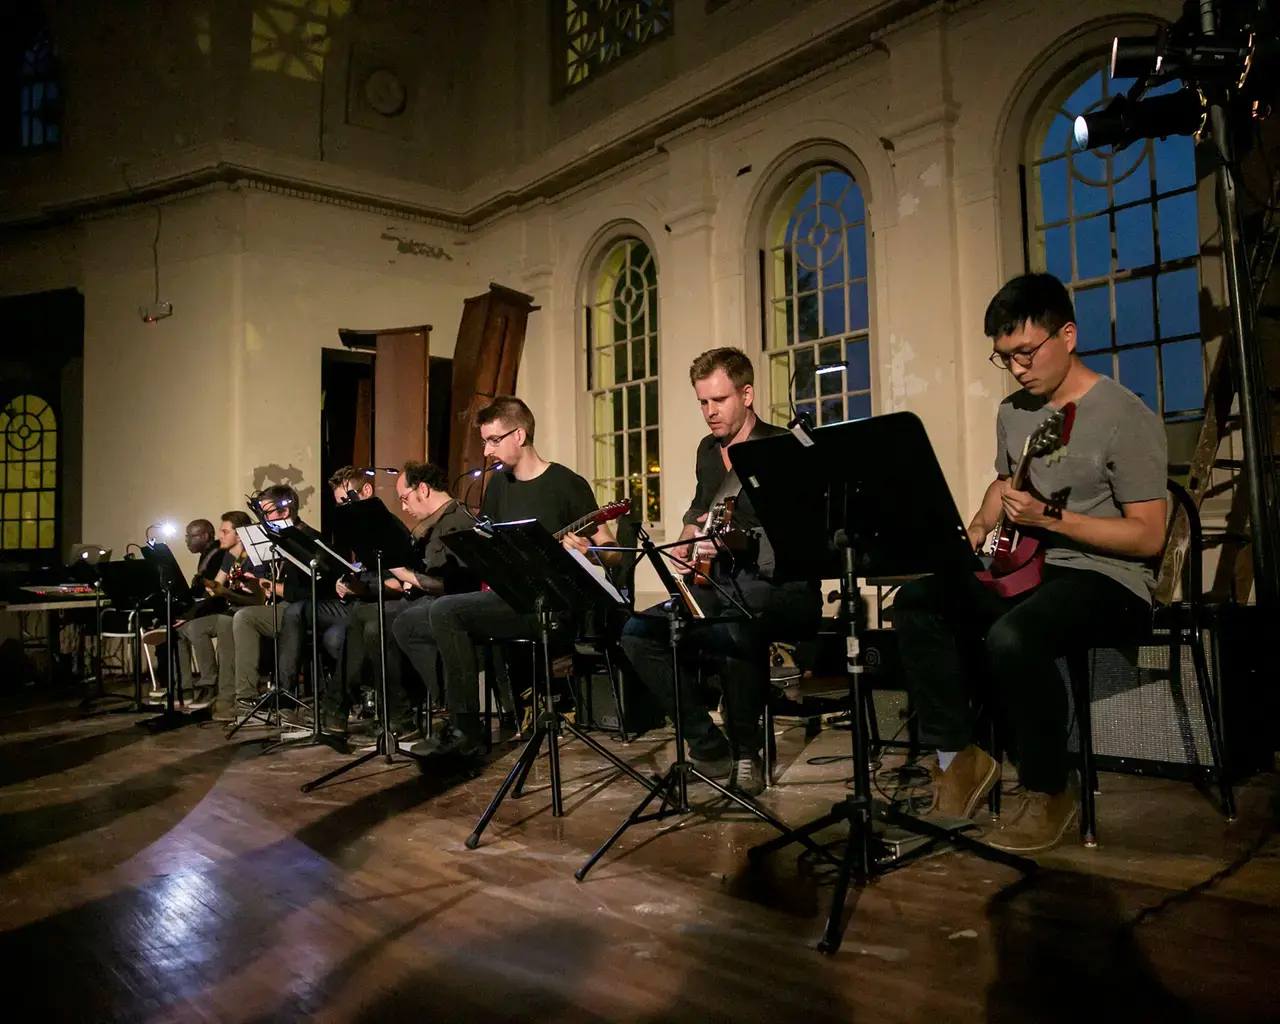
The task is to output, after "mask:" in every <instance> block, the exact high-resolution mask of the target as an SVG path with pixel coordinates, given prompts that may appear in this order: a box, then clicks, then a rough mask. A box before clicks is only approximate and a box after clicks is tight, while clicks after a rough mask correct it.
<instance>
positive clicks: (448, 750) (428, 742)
mask: <svg viewBox="0 0 1280 1024" xmlns="http://www.w3.org/2000/svg"><path fill="white" fill-rule="evenodd" d="M409 753H411V754H412V755H413V756H414V757H464V758H474V757H483V756H484V754H485V744H484V740H483V739H481V738H480V737H479V736H468V735H467V734H466V733H465V732H462V731H461V730H459V729H458V728H456V727H455V726H454V725H452V724H445V725H443V726H441V727H440V731H439V732H437V733H436V734H435V735H434V736H431V737H429V738H428V739H424V740H419V741H418V742H417V743H415V744H414V745H413V746H412V747H410V748H409Z"/></svg>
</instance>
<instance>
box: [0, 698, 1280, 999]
mask: <svg viewBox="0 0 1280 1024" xmlns="http://www.w3.org/2000/svg"><path fill="white" fill-rule="evenodd" d="M81 714H82V713H81V712H79V711H78V710H77V708H76V706H75V705H74V704H71V703H63V704H61V705H51V704H45V705H37V706H32V705H31V703H30V702H27V703H26V704H25V705H23V706H22V707H18V708H11V709H10V710H9V712H8V713H7V714H5V715H4V716H3V717H0V730H3V735H2V736H0V929H2V932H0V964H2V965H3V970H4V977H5V978H6V979H7V984H6V985H5V996H4V1002H5V1006H6V1009H5V1014H4V1016H5V1019H7V1020H11V1021H20V1022H26V1021H42V1022H43V1021H50V1020H56V1021H64V1020H66V1021H94V1022H97V1021H114V1020H121V1021H145V1022H160V1021H263V1022H265V1021H293V1020H298V1021H302V1020H317V1021H388V1020H402V1019H403V1020H414V1021H431V1022H435V1021H489V1020H502V1021H515V1020H538V1021H588V1020H590V1021H769V1022H778V1021H797V1022H809V1021H857V1022H880V1021H923V1022H928V1024H942V1022H951V1021H971V1020H989V1021H1030V1022H1046V1021H1059V1020H1061V1021H1066V1020H1071V1021H1073V1022H1079V1021H1088V1022H1090V1024H1093V1022H1097V1021H1110V1020H1117V1021H1119V1020H1126V1021H1161V1022H1169V1021H1184V1020H1222V1021H1262V1020H1276V1019H1280V969H1278V968H1277V966H1276V965H1277V964H1278V963H1280V912H1278V911H1280V865H1278V863H1277V860H1276V853H1277V850H1280V841H1277V840H1275V839H1272V838H1271V829H1272V828H1273V827H1274V825H1275V822H1276V820H1277V810H1276V802H1277V796H1278V794H1280V785H1277V783H1276V780H1275V779H1274V778H1264V779H1260V780H1256V781H1255V782H1253V783H1252V784H1251V785H1250V786H1248V787H1247V788H1246V789H1245V790H1244V791H1242V792H1241V794H1240V803H1241V814H1240V818H1239V820H1238V821H1237V822H1236V823H1234V824H1233V825H1230V826H1228V825H1226V824H1225V823H1224V822H1223V821H1222V820H1221V819H1220V818H1219V817H1218V815H1217V812H1216V811H1215V809H1214V807H1213V806H1212V804H1210V803H1209V802H1208V801H1207V800H1206V799H1205V798H1204V797H1203V796H1201V795H1200V794H1198V793H1197V792H1195V790H1194V789H1192V788H1191V787H1190V786H1187V785H1184V784H1178V783H1170V782H1159V781H1151V780H1139V779H1134V778H1128V777H1120V776H1104V777H1103V788H1104V793H1103V795H1102V796H1101V797H1100V798H1099V809H1100V816H1101V837H1102V846H1101V847H1099V848H1098V849H1097V850H1092V851H1087V850H1084V849H1082V848H1081V847H1080V846H1079V844H1078V840H1076V839H1075V837H1074V836H1073V838H1072V841H1071V842H1070V843H1069V844H1068V845H1067V846H1066V847H1065V848H1063V849H1062V850H1061V851H1060V852H1058V853H1056V854H1054V855H1052V856H1051V857H1048V858H1045V861H1044V865H1043V867H1042V870H1041V871H1039V872H1038V873H1036V874H1034V875H1030V876H1027V877H1022V876H1020V875H1019V874H1018V873H1017V872H1015V871H1013V870H1011V869H1009V868H1006V867H1002V866H998V865H994V864H991V863H988V862H984V861H982V860H979V859H977V858H975V857H973V856H971V855H969V854H959V853H943V854H939V855H937V856H935V857H932V858H930V859H927V860H924V861H920V862H918V863H916V864H914V865H912V866H909V867H907V868H904V869H902V870H899V871H897V872H895V873H893V874H891V875H889V876H887V877H885V878H883V879H881V880H880V881H878V882H877V883H875V884H874V885H873V886H871V887H870V888H869V889H868V890H867V891H866V892H864V893H863V894H862V895H861V897H860V898H859V899H858V900H857V903H856V910H855V911H854V912H853V914H852V916H851V918H850V920H849V923H848V927H847V930H846V933H845V940H844V945H843V947H842V948H841V950H840V952H839V953H838V954H837V955H835V956H833V957H827V956H823V955H822V954H820V953H818V952H816V951H815V949H814V941H815V939H816V938H817V937H818V935H819V933H820V931H821V925H822V920H823V918H824V916H825V913H826V909H827V905H828V902H829V894H830V885H829V880H830V876H829V872H828V871H826V870H815V869H811V868H809V867H807V866H806V865H800V864H798V862H797V857H796V854H795V852H794V851H789V852H786V853H783V854H781V855H778V856H777V857H776V858H775V859H773V860H772V861H771V862H769V863H768V864H767V866H765V867H764V868H760V869H754V870H752V869H749V868H748V867H747V861H746V856H745V854H746V850H747V848H748V847H749V846H750V845H751V844H753V843H755V842H758V841H760V840H762V839H765V838H767V837H768V836H769V835H770V834H771V833H770V831H769V829H768V827H767V826H764V825H761V824H759V823H756V822H754V821H747V820H743V818H742V815H741V813H740V812H725V811H724V810H723V809H722V808H717V807H715V806H712V807H711V808H710V809H711V810H712V812H713V813H712V814H711V815H710V817H708V816H706V815H691V816H689V817H688V818H685V819H672V824H671V825H669V826H668V827H667V828H665V829H660V828H659V826H657V825H645V826H640V827H638V828H637V829H635V830H634V831H633V832H632V833H631V834H629V835H628V836H627V837H626V838H624V840H623V841H622V842H621V843H620V844H619V847H618V848H617V850H616V852H615V853H613V854H611V855H610V856H609V857H608V858H606V860H604V861H603V862H601V864H599V865H598V866H597V867H596V869H595V870H594V872H593V873H592V874H591V875H590V876H589V877H588V879H587V881H586V882H585V883H581V884H580V883H577V882H575V881H574V878H573V871H574V869H575V868H576V867H578V866H579V865H580V864H581V863H582V861H583V860H584V858H585V857H586V856H587V855H588V854H589V853H590V851H591V850H592V849H594V848H595V846H597V845H598V844H599V843H600V841H601V840H602V839H603V838H604V837H605V836H606V835H607V834H608V833H609V832H610V831H611V830H612V828H613V827H614V825H615V824H616V823H617V821H619V820H620V819H621V817H622V816H623V815H624V814H625V813H626V811H627V810H629V808H630V807H631V806H632V805H633V804H634V803H635V802H636V800H637V799H638V795H639V790H638V787H637V786H635V785H634V784H633V783H631V782H628V781H625V780H617V779H615V778H614V776H613V774H612V773H611V772H609V771H605V770H604V768H603V766H604V762H603V761H602V760H601V759H600V758H599V757H598V756H596V755H594V754H592V753H591V752H590V751H589V750H586V749H585V748H583V746H582V745H581V744H580V743H576V742H575V743H571V744H569V745H568V746H567V747H566V748H565V754H564V772H565V777H566V791H567V793H566V805H567V812H568V813H567V814H566V816H565V817H563V818H561V819H554V818H553V817H552V816H551V814H550V810H549V806H548V800H547V792H546V789H545V786H546V771H545V764H546V762H545V760H544V761H543V762H542V764H541V765H540V766H539V767H538V768H537V769H535V772H534V775H533V776H532V779H531V783H532V784H531V786H530V791H529V792H528V793H527V794H526V796H525V797H524V798H523V799H522V800H519V801H510V802H508V804H507V805H506V806H505V807H504V808H503V809H502V811H501V812H500V814H499V816H498V819H497V821H496V822H495V823H494V826H493V827H492V828H491V829H490V831H489V833H488V834H486V836H485V838H484V842H483V844H482V845H481V847H480V848H479V849H478V850H476V851H474V852H472V851H468V850H466V849H465V848H464V847H463V840H464V839H465V838H466V836H467V834H468V833H469V832H470V831H471V828H472V826H473V824H474V822H475V819H476V818H477V816H478V815H479V814H480V812H481V811H482V810H483V809H484V807H485V805H486V803H487V801H488V798H489V797H490V795H491V793H492V792H493V791H494V789H495V788H496V786H497V784H498V782H499V780H500V778H501V776H502V774H503V770H504V766H505V765H509V764H510V763H511V761H512V759H513V758H514V753H506V754H504V755H503V756H502V757H500V758H499V759H498V760H497V761H495V763H494V764H492V765H491V766H490V767H489V769H488V770H487V771H486V773H485V774H484V775H482V776H481V777H480V778H478V779H472V780H468V781H461V782H459V781H456V780H455V781H449V780H443V779H438V778H432V777H428V776H425V775H423V774H422V773H421V772H420V771H419V769H418V767H417V766H416V765H415V764H414V763H412V762H409V761H401V762H398V763H396V764H395V765H392V766H387V765H386V764H385V763H383V762H381V761H379V762H375V763H374V764H372V765H369V766H366V767H365V768H364V769H362V770H360V771H358V772H356V773H353V774H352V775H349V776H347V777H346V780H345V781H342V782H340V783H336V784H330V785H328V786H326V787H323V788H321V789H319V790H317V791H315V792H312V793H311V794H309V795H305V796H304V795H303V794H301V793H300V792H299V786H300V784H301V783H303V782H305V781H307V780H308V779H310V778H312V777H313V776H315V775H318V774H320V773H321V772H323V771H324V770H326V769H327V768H329V767H332V766H336V765H337V764H340V763H341V760H342V759H341V758H340V757H339V756H338V755H337V754H335V753H333V752H331V751H328V750H326V749H323V748H320V749H311V748H304V749H292V750H279V751H276V752H274V753H268V754H262V753H260V752H261V750H262V747H263V743H262V740H261V735H262V733H261V731H260V730H259V731H258V733H257V734H252V733H251V734H249V735H243V734H242V735H238V736H237V737H236V738H235V740H234V741H232V742H227V741H226V740H224V738H223V734H222V732H221V730H220V729H218V728H217V727H215V726H212V725H203V726H189V727H186V728H182V729H178V730H176V731H172V732H168V733H163V734H160V735H151V734H149V733H148V732H146V731H145V730H143V729H140V728H138V727H137V725H136V723H137V721H138V719H137V718H136V717H130V716H108V715H103V716H99V717H92V718H84V717H80V716H81ZM606 742H611V741H606ZM847 743H848V734H847V733H844V732H840V731H834V730H833V731H827V732H824V733H822V734H821V735H819V736H818V737H817V738H816V739H815V740H814V741H813V742H812V743H810V744H809V745H808V747H807V748H805V744H804V740H803V736H802V734H801V733H800V731H799V730H798V729H796V730H792V731H789V732H787V733H785V734H784V735H783V736H782V737H781V738H780V744H781V759H782V762H783V767H784V769H785V771H784V774H783V777H782V780H781V785H779V786H778V787H776V788H775V789H773V790H771V791H770V792H769V793H768V794H767V795H766V796H765V797H764V800H763V802H764V803H765V804H766V805H768V806H769V807H771V808H772V809H773V810H774V811H775V812H776V813H777V814H778V815H779V816H781V817H782V818H784V819H785V820H787V821H789V822H792V823H799V822H801V821H803V820H805V819H807V818H808V817H810V816H811V815H812V814H814V813H817V812H820V811H822V810H824V809H826V808H827V807H828V806H829V805H830V803H831V801H832V800H833V799H835V798H838V797H839V796H840V795H841V794H842V793H843V788H842V783H841V779H842V777H843V776H845V775H847V774H849V771H848V768H849V764H848V761H845V762H843V763H839V762H837V763H829V764H817V765H815V764H810V763H808V759H809V758H811V757H816V756H821V755H839V754H841V753H844V752H846V751H847ZM617 749H618V750H619V751H620V752H621V753H623V754H624V755H625V756H626V757H627V758H628V759H630V760H632V761H634V762H635V763H636V764H637V765H640V766H643V767H644V768H645V769H646V770H655V769H659V768H661V767H662V766H663V765H665V763H666V762H667V758H668V756H669V746H668V745H667V744H665V743H664V742H663V741H662V736H655V737H651V738H646V739H644V740H641V741H639V742H637V743H635V744H633V745H631V746H629V747H625V748H623V747H620V746H619V747H617ZM694 793H695V799H696V801H697V802H698V803H699V804H701V805H704V806H706V805H707V804H708V803H709V801H708V800H707V798H706V796H705V793H704V792H702V791H699V790H695V791H694ZM836 837H838V833H833V834H832V836H831V838H833V839H834V838H836ZM1218 876H1223V877H1218ZM1210 879H1213V882H1212V884H1211V885H1209V886H1207V887H1201V886H1199V883H1203V882H1205V881H1206V880H1210Z"/></svg>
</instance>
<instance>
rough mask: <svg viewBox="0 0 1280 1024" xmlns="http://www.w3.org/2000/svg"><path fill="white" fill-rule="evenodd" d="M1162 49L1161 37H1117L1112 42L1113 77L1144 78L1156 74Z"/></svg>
mask: <svg viewBox="0 0 1280 1024" xmlns="http://www.w3.org/2000/svg"><path fill="white" fill-rule="evenodd" d="M1162 47H1163V43H1162V41H1161V39H1160V37H1159V36H1116V37H1115V39H1113V40H1112V41H1111V77H1112V78H1142V77H1144V76H1146V75H1151V74H1155V71H1156V68H1157V67H1158V66H1159V63H1160V54H1161V50H1162Z"/></svg>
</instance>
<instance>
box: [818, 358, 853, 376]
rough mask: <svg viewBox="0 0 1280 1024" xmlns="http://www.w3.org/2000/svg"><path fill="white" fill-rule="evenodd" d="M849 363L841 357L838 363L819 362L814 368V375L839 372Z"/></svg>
mask: <svg viewBox="0 0 1280 1024" xmlns="http://www.w3.org/2000/svg"><path fill="white" fill-rule="evenodd" d="M848 365H849V364H848V363H846V362H845V361H844V360H843V359H841V360H840V361H839V362H838V363H819V364H818V365H817V366H815V367H814V368H813V375H814V376H815V377H821V376H822V375H823V374H824V373H839V372H840V371H841V370H843V369H845V368H846V367H847V366H848Z"/></svg>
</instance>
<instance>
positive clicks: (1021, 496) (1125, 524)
mask: <svg viewBox="0 0 1280 1024" xmlns="http://www.w3.org/2000/svg"><path fill="white" fill-rule="evenodd" d="M1003 504H1004V508H1005V511H1006V513H1007V514H1008V516H1009V518H1010V519H1011V520H1012V521H1013V522H1015V523H1017V524H1018V525H1019V526H1036V527H1039V528H1040V529H1042V530H1048V531H1050V532H1052V533H1060V534H1062V536H1064V537H1067V538H1070V539H1071V540H1073V541H1075V542H1076V543H1077V544H1080V545H1083V546H1084V547H1087V548H1092V549H1093V550H1094V551H1100V552H1103V553H1104V554H1108V555H1123V556H1126V557H1128V558H1154V557H1155V556H1156V555H1158V554H1160V552H1161V551H1162V550H1163V548H1164V529H1165V516H1166V515H1167V513H1168V508H1167V505H1166V499H1164V498H1153V499H1152V500H1150V501H1134V502H1129V503H1128V504H1124V505H1121V506H1120V512H1121V517H1120V518H1119V519H1102V518H1099V517H1097V516H1086V515H1081V514H1080V513H1079V512H1067V511H1065V510H1064V511H1063V513H1062V518H1061V519H1056V518H1052V517H1050V516H1046V515H1045V514H1044V510H1045V503H1044V502H1043V501H1040V500H1039V499H1038V498H1035V497H1032V496H1031V495H1030V494H1028V493H1027V492H1026V491H1012V490H1011V491H1007V492H1006V493H1005V495H1004V498H1003Z"/></svg>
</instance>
